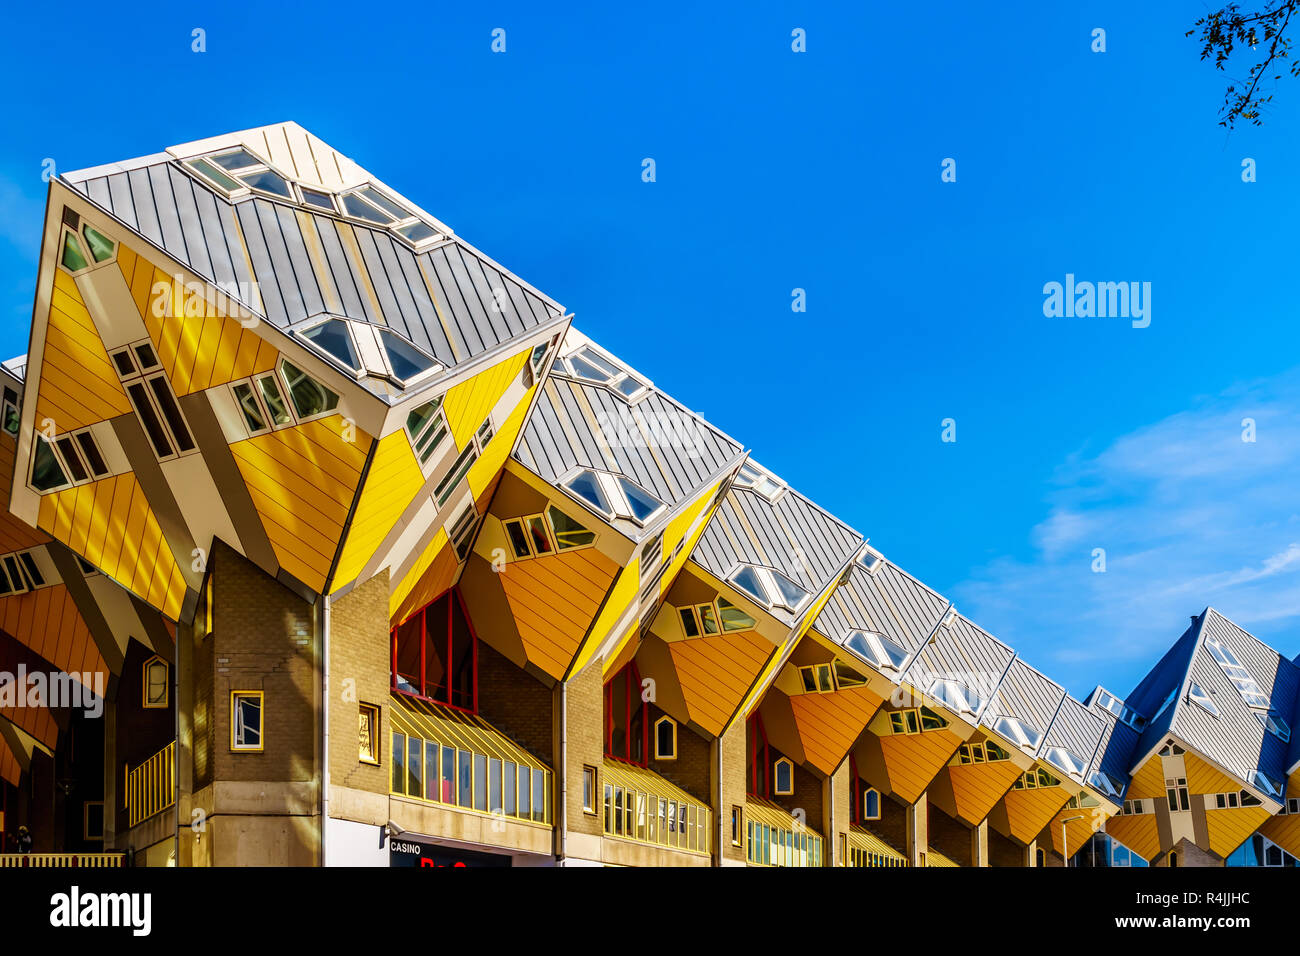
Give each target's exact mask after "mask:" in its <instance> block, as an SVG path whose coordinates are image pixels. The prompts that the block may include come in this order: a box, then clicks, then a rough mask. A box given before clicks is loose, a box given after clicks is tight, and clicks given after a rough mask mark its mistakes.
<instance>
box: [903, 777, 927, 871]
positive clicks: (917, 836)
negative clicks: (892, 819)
mask: <svg viewBox="0 0 1300 956" xmlns="http://www.w3.org/2000/svg"><path fill="white" fill-rule="evenodd" d="M906 816H907V846H906V853H907V859H908V862H909V864H910V865H911V866H925V857H926V853H928V852H929V849H930V800H929V797H928V796H927V795H926V794H924V793H923V794H921V795H920V796H919V797H918V798H917V800H916V803H913V804H911V805H910V806H909V807H908V808H907V810H906Z"/></svg>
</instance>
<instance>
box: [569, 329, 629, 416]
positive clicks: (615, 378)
mask: <svg viewBox="0 0 1300 956" xmlns="http://www.w3.org/2000/svg"><path fill="white" fill-rule="evenodd" d="M584 352H590V353H591V354H590V355H584V354H583V353H584ZM574 357H577V358H579V359H581V360H582V361H584V362H586V363H587V364H588V365H594V366H596V367H597V368H599V364H598V363H603V364H605V365H608V366H609V367H610V368H612V369H614V370H615V371H614V374H612V375H609V376H608V377H606V378H592V377H591V376H590V375H584V374H582V373H581V372H579V371H578V370H577V369H575V368H574V367H573V364H572V359H573V358H574ZM593 358H594V359H595V361H593ZM557 364H559V365H561V367H562V368H563V371H564V374H565V375H566V376H568V377H569V378H572V379H576V380H577V381H579V382H587V383H589V384H591V385H600V386H603V387H604V388H607V389H609V390H610V391H611V392H613V393H614V394H615V395H617V396H619V397H620V398H622V399H623V400H625V401H626V402H627V403H628V404H633V403H635V402H636V401H638V400H639V399H641V398H644V397H645V396H646V395H648V394H649V393H650V389H651V387H652V385H651V382H650V380H649V379H647V378H645V377H643V376H641V375H638V374H636V373H634V372H632V371H631V370H630V369H628V368H627V367H626V366H625V365H624V364H623V363H622V362H621V361H619V360H618V359H616V358H614V356H612V355H610V354H609V353H608V352H606V351H605V350H604V349H602V348H599V347H598V346H596V345H595V344H594V343H592V342H584V343H582V344H581V345H579V346H578V347H577V348H574V349H572V350H570V351H569V352H568V353H567V354H565V355H564V356H562V357H561V359H560V361H559V362H558V363H557ZM629 380H630V381H633V382H636V383H637V387H636V388H635V389H633V390H632V391H630V392H625V391H623V390H622V389H621V388H619V386H620V385H622V383H623V382H626V381H629Z"/></svg>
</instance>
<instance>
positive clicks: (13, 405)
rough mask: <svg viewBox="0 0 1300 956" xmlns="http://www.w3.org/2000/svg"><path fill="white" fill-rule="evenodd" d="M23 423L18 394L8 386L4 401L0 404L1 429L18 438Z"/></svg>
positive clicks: (5, 390)
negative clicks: (19, 410) (19, 411)
mask: <svg viewBox="0 0 1300 956" xmlns="http://www.w3.org/2000/svg"><path fill="white" fill-rule="evenodd" d="M21 423H22V416H21V415H19V413H18V393H17V392H15V391H14V390H13V389H12V388H9V387H8V386H7V385H6V386H5V389H4V401H3V404H0V427H3V428H4V430H5V431H7V432H8V433H9V434H10V435H15V436H16V435H17V434H18V429H19V427H20V425H21Z"/></svg>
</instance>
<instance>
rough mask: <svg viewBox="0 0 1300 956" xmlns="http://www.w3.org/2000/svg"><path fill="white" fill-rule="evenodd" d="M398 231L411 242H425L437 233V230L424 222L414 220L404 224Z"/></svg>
mask: <svg viewBox="0 0 1300 956" xmlns="http://www.w3.org/2000/svg"><path fill="white" fill-rule="evenodd" d="M397 233H398V235H400V236H405V237H406V238H407V239H409V240H411V242H423V241H424V240H426V239H432V238H433V237H434V236H436V235H437V233H436V232H434V231H433V230H432V229H430V228H429V227H428V226H426V225H425V224H424V223H422V222H413V223H411V224H410V225H407V226H402V227H400V228H399V229H398V230H397Z"/></svg>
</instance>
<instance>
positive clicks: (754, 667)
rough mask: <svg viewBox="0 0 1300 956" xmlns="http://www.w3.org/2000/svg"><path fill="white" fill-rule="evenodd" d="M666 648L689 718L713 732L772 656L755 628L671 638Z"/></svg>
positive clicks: (719, 730) (717, 731)
mask: <svg viewBox="0 0 1300 956" xmlns="http://www.w3.org/2000/svg"><path fill="white" fill-rule="evenodd" d="M668 651H669V653H670V654H671V655H672V658H673V667H674V669H675V670H676V671H677V680H678V683H680V684H681V688H682V697H683V698H685V700H686V709H687V711H688V712H689V713H690V715H691V720H692V721H694V722H695V723H697V724H699V725H700V726H701V727H703V728H704V729H705V730H706V731H708V732H709V733H711V734H713V735H715V736H716V735H718V734H720V733H722V731H723V730H724V729H725V728H726V726H727V720H728V719H729V718H730V717H731V715H732V714H734V713H735V712H736V708H737V707H739V706H740V702H741V701H742V700H743V699H744V697H745V691H747V690H749V688H750V685H751V684H753V682H754V678H755V677H757V676H758V673H759V671H761V670H762V669H763V664H764V662H766V661H767V659H768V657H770V656H771V654H772V645H771V643H770V642H768V641H767V640H766V639H764V638H763V637H762V635H760V634H757V633H755V632H754V631H738V632H736V633H733V634H720V635H718V636H716V637H698V638H691V639H690V640H686V641H672V642H670V643H669V645H668ZM607 673H608V671H607Z"/></svg>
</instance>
